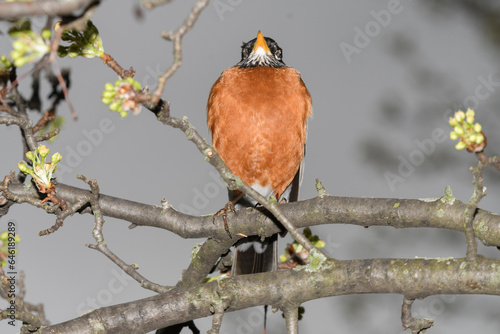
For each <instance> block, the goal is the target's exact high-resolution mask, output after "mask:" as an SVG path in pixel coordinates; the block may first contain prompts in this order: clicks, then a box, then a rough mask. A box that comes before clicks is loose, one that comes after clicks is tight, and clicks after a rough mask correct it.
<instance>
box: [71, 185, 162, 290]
mask: <svg viewBox="0 0 500 334" xmlns="http://www.w3.org/2000/svg"><path fill="white" fill-rule="evenodd" d="M77 178H78V179H80V180H82V181H84V182H85V183H87V184H88V185H89V186H90V189H91V195H90V196H89V197H88V202H89V203H90V206H91V207H92V212H93V213H94V220H95V224H94V229H93V230H92V235H93V236H94V239H95V240H96V244H95V245H87V247H89V248H90V249H95V250H97V251H99V252H101V253H102V254H104V255H105V256H106V257H107V258H108V259H110V260H111V261H113V262H114V263H115V264H116V265H118V267H120V268H121V269H122V270H123V271H125V272H126V273H127V274H128V275H130V277H132V278H133V279H135V280H136V281H137V282H139V283H140V284H141V286H142V287H143V288H145V289H148V290H152V291H155V292H158V293H163V292H167V291H168V290H170V289H171V288H170V287H166V286H161V285H159V284H156V283H153V282H151V281H149V280H148V279H146V278H145V277H144V276H142V275H141V274H139V273H138V272H137V269H138V267H137V265H129V264H127V263H125V262H124V261H123V260H122V259H120V258H119V257H118V256H117V255H116V254H114V253H113V252H112V251H111V250H110V249H109V248H108V246H107V244H106V243H105V242H104V235H103V233H102V229H103V226H104V216H103V214H102V211H101V207H100V205H99V185H98V184H97V181H96V180H90V179H88V178H87V177H85V176H83V175H78V176H77Z"/></svg>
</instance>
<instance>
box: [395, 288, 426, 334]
mask: <svg viewBox="0 0 500 334" xmlns="http://www.w3.org/2000/svg"><path fill="white" fill-rule="evenodd" d="M414 301H415V299H411V298H407V297H406V296H405V297H404V298H403V305H402V307H401V322H402V323H403V329H409V330H411V334H419V333H425V330H427V329H429V328H431V327H432V325H433V324H434V320H432V319H417V318H414V317H413V315H412V314H411V306H412V305H413V302H414Z"/></svg>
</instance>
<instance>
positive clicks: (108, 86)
mask: <svg viewBox="0 0 500 334" xmlns="http://www.w3.org/2000/svg"><path fill="white" fill-rule="evenodd" d="M104 90H106V91H113V92H114V91H115V86H114V85H113V84H112V83H109V82H108V83H106V84H105V85H104Z"/></svg>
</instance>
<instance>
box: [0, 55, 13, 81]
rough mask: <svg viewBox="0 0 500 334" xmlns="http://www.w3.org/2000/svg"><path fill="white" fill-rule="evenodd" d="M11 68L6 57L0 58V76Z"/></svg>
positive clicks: (10, 63)
mask: <svg viewBox="0 0 500 334" xmlns="http://www.w3.org/2000/svg"><path fill="white" fill-rule="evenodd" d="M11 68H12V62H11V61H10V59H9V58H7V56H6V55H1V56H0V76H1V75H4V74H6V73H8V72H9V71H10V70H11Z"/></svg>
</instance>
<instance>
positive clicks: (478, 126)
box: [474, 123, 483, 133]
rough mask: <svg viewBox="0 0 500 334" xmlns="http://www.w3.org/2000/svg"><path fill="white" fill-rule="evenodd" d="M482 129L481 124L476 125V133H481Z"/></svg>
mask: <svg viewBox="0 0 500 334" xmlns="http://www.w3.org/2000/svg"><path fill="white" fill-rule="evenodd" d="M482 129H483V127H482V126H481V124H479V123H476V124H474V132H477V133H481V131H482Z"/></svg>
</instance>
